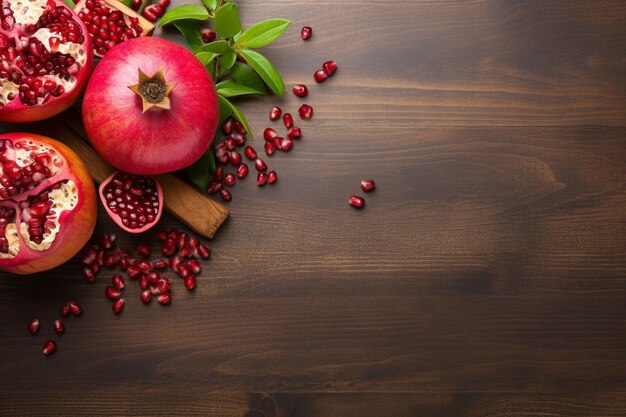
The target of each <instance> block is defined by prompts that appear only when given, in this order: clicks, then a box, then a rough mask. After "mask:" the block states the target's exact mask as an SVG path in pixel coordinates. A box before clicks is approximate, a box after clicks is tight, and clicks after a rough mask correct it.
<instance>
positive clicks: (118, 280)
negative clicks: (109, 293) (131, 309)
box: [111, 274, 125, 290]
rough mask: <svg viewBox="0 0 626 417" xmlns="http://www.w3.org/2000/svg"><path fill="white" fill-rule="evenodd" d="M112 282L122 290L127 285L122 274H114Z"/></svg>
mask: <svg viewBox="0 0 626 417" xmlns="http://www.w3.org/2000/svg"><path fill="white" fill-rule="evenodd" d="M111 283H112V284H113V286H114V287H115V288H117V289H118V290H122V289H124V287H125V285H124V278H122V276H121V275H117V274H116V275H113V277H112V278H111Z"/></svg>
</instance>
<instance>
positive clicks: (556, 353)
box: [0, 0, 626, 417]
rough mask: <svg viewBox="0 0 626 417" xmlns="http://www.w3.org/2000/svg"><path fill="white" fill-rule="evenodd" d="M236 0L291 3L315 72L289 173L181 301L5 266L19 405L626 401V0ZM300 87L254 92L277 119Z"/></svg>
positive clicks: (109, 409)
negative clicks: (61, 311)
mask: <svg viewBox="0 0 626 417" xmlns="http://www.w3.org/2000/svg"><path fill="white" fill-rule="evenodd" d="M238 3H239V4H240V9H241V11H242V14H243V18H244V21H245V22H247V23H252V22H255V21H258V20H261V19H264V18H269V17H277V16H282V17H286V18H291V19H293V20H294V25H293V27H292V29H291V30H290V31H289V32H288V34H287V35H286V36H285V37H284V38H283V39H281V40H280V41H279V42H278V43H277V44H276V45H274V46H272V47H270V48H267V49H266V50H265V52H266V53H267V55H268V56H269V57H270V58H271V59H272V60H273V61H274V62H275V63H276V64H277V67H278V68H279V69H280V70H281V71H282V73H283V74H284V77H285V81H286V84H287V85H288V86H291V85H293V84H294V83H297V82H306V83H308V84H309V85H310V86H311V94H310V97H309V98H308V99H307V100H306V101H307V102H309V103H310V104H312V105H313V106H314V107H315V117H314V119H313V120H312V121H310V122H307V123H302V125H303V127H304V131H305V137H304V138H303V139H302V140H301V141H300V142H299V143H298V146H297V147H296V149H295V150H294V151H292V152H291V153H289V154H287V155H285V154H281V155H276V156H274V157H273V158H271V164H272V166H273V167H274V168H275V169H277V170H278V172H279V175H280V179H279V184H277V185H276V186H274V187H270V188H267V187H266V188H265V189H258V188H257V187H256V185H255V184H254V181H253V180H252V179H249V180H247V181H245V182H243V183H242V184H239V185H237V186H236V188H235V190H234V200H233V202H232V203H231V204H230V208H231V210H232V216H231V218H230V220H229V221H228V222H227V223H226V224H225V226H224V227H223V228H222V229H221V230H220V232H219V233H218V235H217V237H216V238H215V239H214V241H213V242H212V246H213V251H214V256H213V259H212V260H211V261H210V262H209V264H208V268H207V269H206V270H205V272H203V274H202V277H201V278H200V280H199V281H200V283H199V286H198V288H197V290H196V291H195V293H194V294H191V295H188V294H186V293H184V290H183V289H182V286H178V288H176V291H178V293H177V296H176V298H175V300H174V304H173V305H172V306H171V307H169V308H163V307H160V306H158V305H152V306H150V307H148V308H146V307H144V306H143V305H141V304H140V302H139V301H138V300H137V299H136V296H137V291H136V289H135V288H132V289H129V290H128V293H127V294H128V296H127V298H129V302H128V303H127V307H126V310H125V311H124V313H123V314H122V315H121V316H118V317H115V316H113V315H112V313H111V308H110V303H109V302H108V301H107V300H106V299H105V298H104V295H103V291H104V290H103V289H104V286H105V285H106V281H107V280H108V279H104V278H103V279H100V281H99V282H97V283H95V284H94V285H87V284H85V282H84V280H83V279H82V278H81V276H80V273H79V268H78V264H77V263H76V262H71V263H69V264H67V265H65V266H63V267H61V268H58V269H57V270H54V271H51V272H48V273H43V274H40V275H38V276H32V277H15V276H9V275H8V274H6V273H3V274H2V275H1V276H0V331H1V342H0V358H1V359H0V361H1V364H2V367H1V372H0V415H3V416H36V415H45V416H96V415H109V416H117V415H137V416H140V415H141V416H156V415H159V416H173V415H195V416H227V417H229V416H238V417H241V416H246V417H262V416H266V417H278V416H283V417H288V416H294V417H314V416H321V417H326V416H328V417H357V416H358V417H361V416H393V417H397V416H522V415H533V416H537V415H539V416H546V415H551V416H552V415H554V416H583V415H584V416H625V415H626V187H625V186H626V182H625V177H626V35H625V33H626V3H624V1H621V0H616V1H593V2H587V1H519V0H511V1H464V2H461V1H458V2H453V1H440V2H433V1H408V0H407V1H398V2H381V1H370V0H367V1H366V0H364V1H359V2H341V1H337V2H335V1H327V0H324V1H319V0H317V1H300V2H290V1H273V2H266V1H260V0H255V1H251V0H250V1H239V2H238ZM303 25H311V26H313V28H314V31H315V34H314V37H313V38H312V40H311V41H310V42H309V43H306V44H305V43H303V42H302V41H301V40H300V37H299V29H300V27H302V26H303ZM331 58H334V59H336V60H337V62H338V64H339V67H340V69H339V71H338V73H337V74H336V76H335V77H334V78H333V79H332V80H330V81H328V82H326V83H324V84H323V85H314V83H313V82H312V74H313V72H314V71H315V70H316V69H317V68H318V67H319V66H320V65H321V63H322V62H323V61H325V60H327V59H331ZM299 103H300V101H299V99H296V98H295V97H294V96H292V95H291V94H288V95H287V98H286V99H285V100H283V101H279V100H277V99H275V98H269V97H268V98H265V99H261V100H251V101H248V102H244V104H243V108H244V110H245V112H246V114H248V115H249V117H250V121H251V124H252V126H253V127H254V129H255V132H256V133H257V134H259V133H260V132H261V131H262V129H263V128H264V127H266V126H267V125H268V122H267V113H268V110H269V108H270V107H271V106H272V105H274V104H279V105H281V106H282V107H283V108H286V109H289V110H291V111H295V110H296V109H297V106H298V105H299ZM9 128H14V127H9V126H3V127H2V129H3V130H7V129H9ZM22 129H29V126H23V127H22ZM366 177H373V178H375V179H376V182H377V185H378V189H377V191H376V192H375V193H373V194H371V195H368V196H367V208H366V209H365V210H363V211H356V210H354V209H352V208H350V207H349V206H348V205H347V204H346V199H347V196H348V195H349V194H351V193H354V192H357V191H358V188H359V181H360V180H361V179H363V178H366ZM162 223H163V225H164V226H167V227H171V226H175V227H180V225H179V224H178V223H177V222H176V221H175V220H173V219H172V218H169V217H165V218H164V220H163V222H162ZM114 229H115V228H114V226H113V223H112V222H111V221H109V220H108V219H107V217H106V216H105V215H104V213H102V212H101V213H100V220H99V224H98V228H97V230H98V232H102V231H105V230H114ZM120 235H121V237H120V240H121V242H122V245H125V246H129V245H133V244H134V243H136V242H138V241H139V239H138V238H133V237H130V236H128V235H124V234H121V233H120ZM69 298H76V299H78V300H79V301H81V302H82V303H83V304H84V305H85V308H86V310H87V312H86V314H85V316H84V317H83V318H81V319H80V320H71V321H68V323H67V327H68V331H67V334H66V335H64V336H62V337H61V338H59V351H58V352H57V353H56V354H55V355H54V356H53V357H50V358H47V359H46V358H44V357H43V356H42V355H41V353H40V349H41V345H42V343H43V341H44V340H45V339H46V336H50V335H51V333H52V331H51V329H50V328H49V325H50V322H51V320H52V319H54V318H55V314H56V311H57V309H58V306H59V305H60V303H61V302H63V301H65V300H67V299H69ZM33 317H39V318H40V319H42V320H46V321H47V323H46V325H47V326H48V327H46V328H45V329H43V330H42V332H41V333H42V334H43V335H39V336H37V337H35V338H33V337H32V336H30V335H29V334H28V333H27V332H26V330H25V324H26V323H27V322H28V321H29V320H30V319H32V318H33Z"/></svg>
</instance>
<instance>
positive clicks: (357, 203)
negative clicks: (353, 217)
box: [348, 195, 365, 208]
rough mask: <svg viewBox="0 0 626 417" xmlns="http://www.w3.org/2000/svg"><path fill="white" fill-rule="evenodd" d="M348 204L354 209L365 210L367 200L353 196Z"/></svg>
mask: <svg viewBox="0 0 626 417" xmlns="http://www.w3.org/2000/svg"><path fill="white" fill-rule="evenodd" d="M348 204H350V205H351V206H352V207H354V208H363V207H364V206H365V199H364V198H363V197H361V196H358V195H351V196H350V198H349V199H348Z"/></svg>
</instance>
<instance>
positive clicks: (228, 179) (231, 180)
mask: <svg viewBox="0 0 626 417" xmlns="http://www.w3.org/2000/svg"><path fill="white" fill-rule="evenodd" d="M236 182H237V181H236V180H235V175H234V174H232V173H230V172H229V173H228V174H226V176H225V177H224V184H226V185H228V186H229V187H232V186H233V185H235V183H236Z"/></svg>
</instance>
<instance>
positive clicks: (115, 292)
mask: <svg viewBox="0 0 626 417" xmlns="http://www.w3.org/2000/svg"><path fill="white" fill-rule="evenodd" d="M104 292H105V295H106V296H107V298H108V299H109V300H117V299H118V298H120V297H121V296H122V291H121V290H120V289H118V288H115V287H113V286H108V287H106V288H105V291H104Z"/></svg>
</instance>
